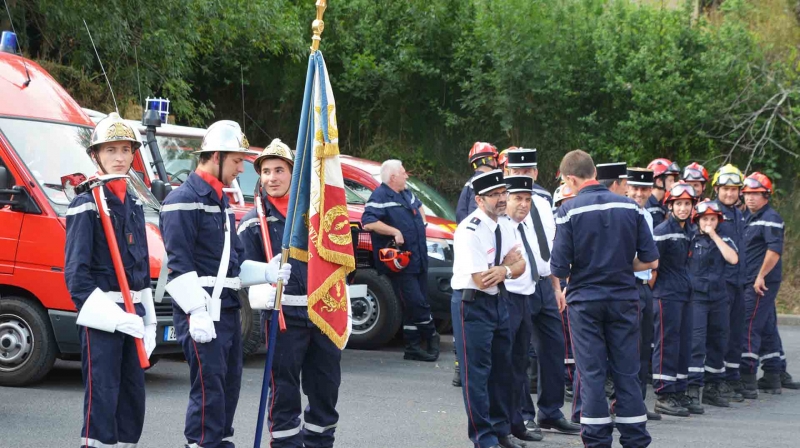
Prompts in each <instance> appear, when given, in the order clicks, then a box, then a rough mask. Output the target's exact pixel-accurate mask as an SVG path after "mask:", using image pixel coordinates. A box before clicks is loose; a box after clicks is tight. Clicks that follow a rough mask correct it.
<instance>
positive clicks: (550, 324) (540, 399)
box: [522, 277, 566, 420]
mask: <svg viewBox="0 0 800 448" xmlns="http://www.w3.org/2000/svg"><path fill="white" fill-rule="evenodd" d="M529 302H530V306H529V310H530V315H531V328H532V334H533V337H532V343H533V348H534V349H535V351H536V355H537V360H538V366H539V375H538V379H539V384H538V387H537V389H538V393H537V400H536V404H537V406H538V408H539V419H540V420H542V419H547V420H549V419H560V418H563V417H564V413H562V412H561V407H562V406H564V384H565V383H564V352H565V347H566V345H565V341H564V333H565V331H566V328H565V326H564V323H563V321H562V319H561V313H559V311H558V304H556V298H555V292H554V291H553V284H552V283H551V281H550V277H545V278H542V279H541V280H539V282H538V283H537V284H536V292H534V293H533V294H532V295H531V296H530V299H529ZM523 398H524V402H523V408H522V409H523V411H522V416H523V418H524V419H525V420H533V419H534V417H535V416H536V408H535V407H534V406H533V399H532V398H531V394H530V384H529V383H528V382H527V381H526V382H525V392H524V394H523Z"/></svg>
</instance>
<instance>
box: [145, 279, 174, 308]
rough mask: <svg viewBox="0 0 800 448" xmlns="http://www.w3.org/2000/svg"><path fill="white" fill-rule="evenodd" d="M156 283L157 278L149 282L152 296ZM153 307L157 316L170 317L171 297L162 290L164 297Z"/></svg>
mask: <svg viewBox="0 0 800 448" xmlns="http://www.w3.org/2000/svg"><path fill="white" fill-rule="evenodd" d="M157 284H158V280H153V281H152V282H150V287H151V288H153V295H154V296H155V293H156V285H157ZM155 309H156V316H157V317H172V297H170V296H169V293H167V292H166V291H164V298H163V299H162V300H161V303H158V302H156V303H155Z"/></svg>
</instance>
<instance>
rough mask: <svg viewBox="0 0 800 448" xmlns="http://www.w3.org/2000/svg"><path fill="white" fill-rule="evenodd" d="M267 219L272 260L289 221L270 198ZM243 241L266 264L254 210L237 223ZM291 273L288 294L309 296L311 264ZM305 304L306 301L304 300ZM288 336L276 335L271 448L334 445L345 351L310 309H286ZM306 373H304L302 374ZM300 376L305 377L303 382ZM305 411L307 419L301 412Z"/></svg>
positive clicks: (298, 264) (297, 265) (250, 256)
mask: <svg viewBox="0 0 800 448" xmlns="http://www.w3.org/2000/svg"><path fill="white" fill-rule="evenodd" d="M263 203H264V205H265V208H266V221H267V226H268V227H269V239H270V244H271V247H272V254H270V255H271V256H275V255H278V254H279V253H280V252H281V244H282V242H283V232H284V228H285V225H286V217H285V216H283V215H282V214H281V212H280V211H278V210H277V209H276V208H275V207H274V206H273V205H272V203H271V202H269V201H268V200H267V198H266V197H264V198H263ZM238 234H239V239H240V240H241V242H242V245H243V246H244V252H245V255H244V258H245V259H246V260H253V261H258V262H267V257H266V255H265V254H264V244H263V241H262V239H261V224H260V222H259V219H258V211H257V210H256V209H255V208H253V209H252V210H250V211H249V212H247V214H246V215H245V216H244V217H243V218H242V220H241V223H240V224H239V230H238ZM289 263H290V264H291V265H292V275H291V277H290V278H289V282H288V283H287V284H286V286H285V288H284V295H285V296H286V295H289V296H306V295H307V284H306V281H307V279H308V263H305V262H302V261H298V260H295V259H293V258H290V259H289ZM306 300H307V298H306ZM271 313H272V312H271V311H262V312H261V316H262V319H261V320H262V328H264V331H265V332H266V331H267V329H266V325H264V323H266V322H268V317H267V316H268V315H269V314H271ZM283 315H284V318H285V319H286V332H284V333H281V332H278V339H277V340H276V342H275V355H274V358H273V360H272V382H271V384H270V388H271V396H270V398H268V402H269V403H270V407H269V416H268V418H269V425H268V427H269V431H270V434H271V436H272V443H271V445H270V446H271V447H273V448H281V447H304V446H305V447H314V448H322V447H332V446H333V442H334V432H335V431H336V425H337V423H338V421H339V414H338V413H337V412H336V403H337V401H338V399H339V385H340V384H341V378H342V376H341V366H340V364H341V359H342V352H341V350H339V348H338V347H336V345H335V344H334V343H333V342H332V341H331V340H330V338H328V337H327V336H325V335H324V334H323V333H322V332H321V331H320V330H319V328H318V327H317V326H316V325H315V324H314V323H313V322H311V320H310V319H309V318H308V307H307V306H300V305H298V306H291V305H287V304H284V305H283ZM301 372H302V375H301ZM301 376H302V378H301ZM301 386H302V388H303V391H304V392H305V393H306V395H307V396H308V406H307V407H306V409H305V411H304V412H303V410H302V403H301V396H300V387H301ZM301 413H303V420H302V421H301V420H300V414H301Z"/></svg>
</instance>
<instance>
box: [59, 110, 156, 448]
mask: <svg viewBox="0 0 800 448" xmlns="http://www.w3.org/2000/svg"><path fill="white" fill-rule="evenodd" d="M140 146H141V143H140V142H139V140H138V139H137V138H136V130H135V129H133V128H132V127H131V126H130V125H128V124H127V123H125V122H124V121H123V120H122V119H121V118H120V117H119V115H117V114H116V113H113V112H112V113H111V114H109V115H108V117H106V118H104V119H103V120H102V121H100V122H99V123H97V127H96V128H95V129H94V131H93V132H92V136H91V139H90V142H89V146H88V147H87V153H88V154H89V156H90V157H91V158H92V159H93V160H94V162H95V163H96V164H97V166H98V167H99V168H100V172H99V173H98V174H101V175H105V174H127V173H128V172H129V171H130V168H131V164H132V163H133V158H134V154H135V152H136V151H137V150H138V149H139V147H140ZM126 186H127V184H126V181H125V180H124V179H118V180H113V181H110V182H108V183H106V184H105V185H103V186H99V187H96V188H102V189H103V194H104V195H105V197H106V204H107V206H108V210H109V211H110V213H111V216H112V222H113V223H114V231H115V233H116V238H117V245H118V249H119V252H120V255H121V256H122V262H123V264H124V265H125V276H126V278H127V280H128V286H129V287H130V290H131V293H132V295H133V297H132V299H133V302H134V307H135V308H136V314H129V313H126V312H125V311H124V307H125V305H124V302H123V299H122V293H121V292H120V285H119V283H118V282H117V276H116V274H115V270H114V266H113V262H112V260H111V252H110V250H109V244H108V240H107V239H106V234H105V232H104V231H103V226H102V224H101V222H100V216H99V215H98V208H97V204H96V203H95V201H94V197H93V195H92V192H90V191H89V192H84V193H81V194H79V195H77V196H76V197H75V198H74V199H73V200H72V202H71V203H70V205H69V208H68V209H67V239H66V247H65V261H64V266H65V269H64V277H65V279H66V282H67V289H68V290H69V293H70V296H72V301H73V302H74V303H75V307H76V308H77V309H78V319H77V323H78V336H79V338H80V343H81V372H82V374H83V375H82V376H83V385H84V401H83V427H82V428H81V435H80V446H81V447H96V446H117V444H120V443H121V444H124V445H125V446H135V445H136V444H137V443H138V442H139V437H140V436H141V435H142V426H143V424H144V414H145V391H144V370H143V369H142V367H141V366H140V364H139V358H138V354H137V351H136V342H135V339H134V338H139V339H142V338H144V343H145V349H146V351H147V356H148V357H149V356H150V354H151V353H152V352H153V349H154V348H155V346H156V315H155V307H154V304H153V295H152V291H151V290H150V263H149V257H148V252H147V236H146V234H145V220H144V211H143V210H142V206H141V205H140V204H138V203H137V201H136V198H135V197H134V196H132V195H131V194H130V193H128V192H127V190H126Z"/></svg>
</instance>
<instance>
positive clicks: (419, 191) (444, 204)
mask: <svg viewBox="0 0 800 448" xmlns="http://www.w3.org/2000/svg"><path fill="white" fill-rule="evenodd" d="M374 177H375V179H377V180H378V182H380V181H381V176H380V175H379V174H378V175H375V176H374ZM406 185H407V186H408V189H409V190H411V191H412V192H413V193H414V195H415V196H417V197H418V198H419V200H420V202H422V209H423V210H425V214H426V215H428V216H436V217H437V218H442V219H446V220H448V221H455V220H456V211H455V209H453V206H452V205H450V202H448V201H447V199H445V198H444V196H442V195H441V194H439V192H438V191H436V190H434V189H433V188H431V186H430V185H428V184H426V183H425V182H423V181H421V180H419V179H417V178H416V177H409V178H408V180H407V181H406ZM371 193H372V192H371V191H370V193H369V194H371ZM367 197H369V195H367Z"/></svg>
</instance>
